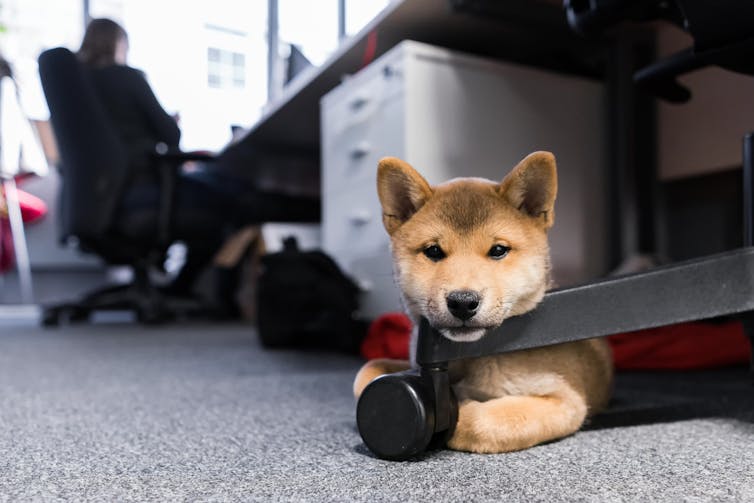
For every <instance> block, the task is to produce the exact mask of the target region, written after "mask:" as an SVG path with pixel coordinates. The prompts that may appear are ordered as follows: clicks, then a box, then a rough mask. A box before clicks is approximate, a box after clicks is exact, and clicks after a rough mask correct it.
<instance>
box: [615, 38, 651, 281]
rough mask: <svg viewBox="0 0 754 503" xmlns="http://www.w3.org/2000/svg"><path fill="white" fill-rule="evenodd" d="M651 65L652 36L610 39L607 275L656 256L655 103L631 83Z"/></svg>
mask: <svg viewBox="0 0 754 503" xmlns="http://www.w3.org/2000/svg"><path fill="white" fill-rule="evenodd" d="M654 59H655V36H654V34H652V33H651V32H640V33H635V32H631V33H624V34H621V35H619V36H618V37H617V38H616V39H615V41H614V42H613V43H612V45H611V47H610V49H609V52H608V58H607V61H606V74H607V78H606V86H607V94H608V103H609V107H608V114H609V115H608V117H607V120H608V135H609V136H608V141H609V145H608V146H609V152H610V157H609V158H608V165H607V166H606V169H607V172H606V180H607V186H608V190H607V191H606V196H607V197H608V200H607V201H606V204H607V209H608V215H609V217H608V218H609V220H608V222H607V224H608V240H609V248H608V257H607V258H608V264H607V265H608V267H609V268H610V269H614V268H615V267H616V266H617V265H619V264H620V263H621V262H622V261H623V260H625V259H626V258H628V257H630V256H631V255H633V254H636V253H641V254H654V253H656V252H657V239H656V223H655V222H656V219H657V209H658V204H657V199H658V183H657V167H656V150H657V148H656V136H657V134H656V113H655V100H654V98H653V97H651V96H649V95H647V94H646V93H644V92H642V91H641V90H639V89H637V88H636V85H635V84H634V81H633V75H634V72H635V71H636V70H637V69H638V68H641V67H642V66H644V65H646V64H648V63H650V62H652V61H654Z"/></svg>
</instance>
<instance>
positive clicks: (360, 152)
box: [351, 141, 371, 159]
mask: <svg viewBox="0 0 754 503" xmlns="http://www.w3.org/2000/svg"><path fill="white" fill-rule="evenodd" d="M370 150H371V148H370V146H369V143H367V142H365V141H363V142H361V143H359V144H358V145H356V146H355V147H354V148H352V149H351V159H361V158H362V157H364V156H365V155H367V154H368V153H369V151H370Z"/></svg>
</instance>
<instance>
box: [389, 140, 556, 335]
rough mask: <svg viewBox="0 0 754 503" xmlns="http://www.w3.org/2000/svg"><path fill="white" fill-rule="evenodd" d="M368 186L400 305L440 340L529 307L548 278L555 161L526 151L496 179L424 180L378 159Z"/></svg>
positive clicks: (402, 165) (478, 330)
mask: <svg viewBox="0 0 754 503" xmlns="http://www.w3.org/2000/svg"><path fill="white" fill-rule="evenodd" d="M377 190H378V194H379V198H380V203H381V204H382V213H383V216H382V218H383V223H384V225H385V229H386V230H387V232H388V234H390V238H391V242H392V249H393V256H394V260H395V270H396V274H397V278H398V282H399V285H400V288H401V290H402V292H403V296H404V300H405V302H406V307H407V309H408V310H409V311H410V313H411V314H412V315H413V316H414V317H419V316H424V317H426V318H427V319H428V320H429V322H430V324H431V325H432V326H433V327H435V328H436V329H439V330H440V332H441V333H442V334H443V335H444V336H445V337H447V338H449V339H452V340H456V341H473V340H477V339H479V338H480V337H482V335H484V333H485V331H486V330H487V329H489V328H493V327H496V326H498V325H500V324H501V323H502V322H503V320H504V319H505V318H507V317H509V316H514V315H518V314H521V313H524V312H526V311H529V310H531V309H533V308H534V307H535V306H536V305H537V303H538V302H539V301H540V300H541V299H542V297H543V295H544V293H545V290H546V289H547V287H548V285H549V269H550V260H549V249H548V245H547V229H549V228H550V227H551V226H552V224H553V221H554V217H555V215H554V209H553V206H554V203H555V195H556V192H557V175H556V169H555V158H554V157H553V155H552V154H550V153H549V152H535V153H533V154H530V155H529V156H528V157H526V158H525V159H524V160H522V161H521V162H520V163H519V164H518V165H517V166H516V167H515V168H514V169H513V171H511V172H510V173H509V174H508V175H507V176H506V177H505V178H504V179H503V180H502V182H500V183H495V182H492V181H489V180H483V179H480V178H459V179H455V180H451V181H449V182H446V183H444V184H441V185H437V186H434V187H433V186H430V185H429V184H428V183H427V181H426V180H425V179H424V178H423V177H422V176H421V175H420V174H419V173H418V172H417V171H416V170H414V169H413V168H412V167H411V166H410V165H409V164H407V163H406V162H404V161H402V160H400V159H396V158H394V157H388V158H384V159H382V160H381V161H380V163H379V167H378V174H377Z"/></svg>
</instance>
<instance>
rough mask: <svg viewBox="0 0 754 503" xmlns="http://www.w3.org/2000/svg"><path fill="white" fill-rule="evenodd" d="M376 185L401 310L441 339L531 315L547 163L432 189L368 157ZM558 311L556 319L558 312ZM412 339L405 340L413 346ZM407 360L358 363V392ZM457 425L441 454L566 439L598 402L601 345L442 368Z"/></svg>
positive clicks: (388, 162)
mask: <svg viewBox="0 0 754 503" xmlns="http://www.w3.org/2000/svg"><path fill="white" fill-rule="evenodd" d="M377 189H378V193H379V198H380V202H381V204H382V211H383V222H384V225H385V229H386V230H387V232H388V234H390V238H391V243H392V251H393V258H394V265H395V272H396V277H397V281H398V283H399V286H400V289H401V291H402V294H403V299H404V303H405V306H406V308H407V310H408V312H409V314H410V315H411V316H412V317H413V319H414V321H415V322H416V321H417V320H418V319H419V317H420V316H424V317H426V318H427V319H428V320H429V322H430V324H431V325H432V326H433V327H435V328H436V329H438V330H439V331H440V333H442V334H443V336H445V337H447V338H448V339H451V340H453V341H459V343H463V341H473V340H477V339H479V338H480V337H483V336H484V334H485V332H486V330H487V329H490V328H493V327H497V326H499V325H500V324H502V323H503V321H504V320H505V319H506V318H508V317H510V316H516V315H519V314H522V313H525V312H527V311H530V310H531V309H534V307H536V305H537V304H538V303H539V302H540V301H541V300H542V297H543V296H544V294H545V291H546V290H547V288H548V287H549V286H550V254H549V246H548V242H547V230H548V229H549V228H550V227H551V226H552V225H553V222H554V216H555V215H554V203H555V196H556V193H557V174H556V167H555V158H554V156H553V155H552V154H551V153H549V152H535V153H533V154H530V155H529V156H527V157H526V158H525V159H523V160H522V161H521V162H520V163H519V164H518V165H517V166H516V167H515V168H514V169H513V171H512V172H511V173H510V174H508V175H507V176H506V177H505V178H504V179H503V181H502V182H500V183H496V182H492V181H489V180H484V179H481V178H459V179H454V180H451V181H449V182H446V183H444V184H441V185H437V186H434V187H433V186H430V185H429V184H428V183H427V181H426V180H425V179H424V178H423V177H422V176H421V175H420V174H419V173H418V172H417V171H416V170H414V169H413V168H412V167H411V166H410V165H409V164H407V163H406V162H404V161H402V160H400V159H397V158H392V157H388V158H384V159H382V160H381V161H380V162H379V167H378V174H377ZM563 316H568V313H563ZM415 337H416V334H414V339H415ZM409 367H410V363H409V362H408V361H401V360H387V359H379V360H372V361H370V362H368V363H367V364H366V365H364V367H362V369H361V370H360V371H359V373H358V375H357V376H356V379H355V382H354V394H355V395H356V396H357V397H358V396H359V395H360V394H361V392H362V390H363V389H364V388H365V387H366V385H367V384H369V382H370V381H371V380H372V379H374V378H375V377H377V376H380V375H383V374H386V373H392V372H398V371H402V370H406V369H408V368H409ZM449 371H450V378H451V382H452V385H453V390H454V392H455V394H456V397H457V398H458V401H459V413H458V423H457V425H456V429H455V432H454V434H453V436H452V438H451V439H450V441H449V442H448V446H449V447H450V448H452V449H457V450H462V451H471V452H488V453H494V452H507V451H515V450H519V449H524V448H527V447H531V446H533V445H537V444H539V443H542V442H547V441H550V440H554V439H557V438H561V437H564V436H567V435H570V434H572V433H574V432H576V431H577V430H578V429H579V428H580V427H581V426H582V424H583V423H584V420H585V419H586V417H587V416H588V415H589V414H592V413H594V412H597V411H599V410H600V409H601V408H603V407H605V405H606V404H607V401H608V399H609V395H610V389H611V381H612V364H611V357H610V351H609V348H608V346H607V344H606V342H605V341H604V340H603V339H590V340H583V341H579V342H571V343H566V344H559V345H555V346H548V347H543V348H536V349H529V350H523V351H518V352H513V353H507V354H501V355H494V356H487V357H481V358H474V359H469V360H462V361H459V362H453V363H451V366H450V369H449Z"/></svg>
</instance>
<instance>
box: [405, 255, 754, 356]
mask: <svg viewBox="0 0 754 503" xmlns="http://www.w3.org/2000/svg"><path fill="white" fill-rule="evenodd" d="M752 310H754V248H742V249H739V250H734V251H731V252H726V253H721V254H717V255H712V256H709V257H705V258H703V259H697V260H691V261H687V262H682V263H678V264H674V265H671V266H666V267H660V268H657V269H654V270H652V271H649V272H645V273H641V274H635V275H630V276H622V277H618V278H613V279H608V280H604V281H600V282H597V283H591V284H587V285H583V286H579V287H575V288H568V289H562V290H555V291H553V292H550V293H548V294H547V295H546V296H545V299H544V300H543V301H542V303H541V304H540V305H539V306H538V307H537V308H536V309H535V310H534V311H532V312H530V313H527V314H525V315H522V316H517V317H514V318H510V319H508V320H506V321H505V322H504V323H503V325H502V326H500V327H499V328H496V329H493V330H490V331H489V332H488V333H487V335H485V336H484V337H482V338H481V339H480V340H478V341H475V342H468V343H457V342H452V341H450V340H449V339H446V338H445V337H443V336H442V335H441V334H440V333H439V332H437V331H436V330H434V329H432V328H431V327H430V326H429V324H428V323H427V322H426V320H422V324H421V326H420V329H419V340H418V347H417V357H416V361H417V363H418V364H419V365H422V366H426V365H433V364H437V363H441V362H448V361H452V360H458V359H461V358H472V357H479V356H485V355H490V354H495V353H504V352H508V351H515V350H520V349H527V348H534V347H540V346H548V345H551V344H559V343H564V342H571V341H577V340H581V339H589V338H592V337H602V336H605V335H611V334H615V333H623V332H632V331H635V330H641V329H646V328H652V327H659V326H664V325H670V324H674V323H680V322H685V321H692V320H700V319H705V318H712V317H715V316H723V315H729V314H738V313H744V312H747V311H752Z"/></svg>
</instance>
